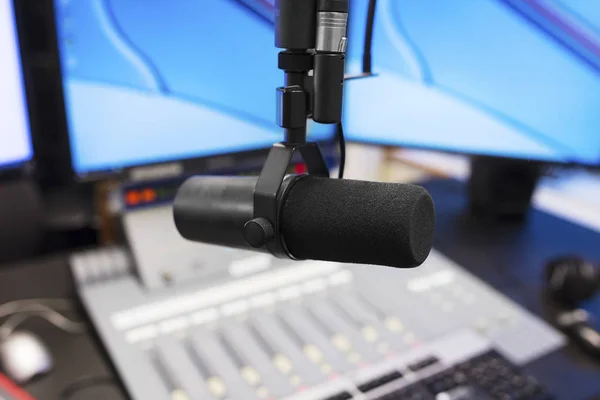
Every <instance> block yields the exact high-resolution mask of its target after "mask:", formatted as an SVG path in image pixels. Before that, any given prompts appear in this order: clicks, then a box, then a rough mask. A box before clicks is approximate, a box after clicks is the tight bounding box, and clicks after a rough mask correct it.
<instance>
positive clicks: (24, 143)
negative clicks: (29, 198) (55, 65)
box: [0, 1, 33, 173]
mask: <svg viewBox="0 0 600 400" xmlns="http://www.w3.org/2000/svg"><path fill="white" fill-rule="evenodd" d="M32 153H33V150H32V145H31V137H30V128H29V117H28V109H27V102H26V95H25V85H24V80H23V71H22V68H21V56H20V51H19V41H18V39H17V27H16V19H15V13H14V9H13V3H12V1H2V2H0V173H1V172H2V171H3V170H6V169H8V168H10V169H13V168H15V167H19V166H20V165H22V164H23V163H25V162H27V161H29V160H30V159H31V157H32Z"/></svg>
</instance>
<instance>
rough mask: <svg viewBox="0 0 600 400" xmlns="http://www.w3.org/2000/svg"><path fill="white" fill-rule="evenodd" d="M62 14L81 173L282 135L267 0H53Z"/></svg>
mask: <svg viewBox="0 0 600 400" xmlns="http://www.w3.org/2000/svg"><path fill="white" fill-rule="evenodd" d="M55 13H56V20H57V29H58V34H59V41H60V54H61V61H62V70H63V86H64V97H65V102H66V111H67V122H68V130H69V134H70V143H71V156H72V164H73V169H74V171H75V172H76V173H77V174H78V175H79V176H83V177H85V176H88V177H89V176H92V175H94V174H96V175H97V174H103V173H113V172H115V171H118V170H120V169H123V168H127V167H131V166H136V165H143V164H153V163H160V162H166V161H171V160H180V159H190V158H198V157H210V156H214V155H221V154H230V153H233V152H245V151H251V150H256V149H264V148H268V147H270V146H271V145H272V144H273V143H274V142H278V141H281V140H282V139H283V131H282V129H280V128H279V127H278V126H277V125H276V123H275V121H276V119H275V117H276V91H275V89H276V88H277V87H278V86H283V73H282V72H281V71H280V70H278V68H277V53H278V49H276V48H275V45H274V35H275V33H274V22H273V21H274V6H273V3H272V2H270V1H264V0H215V1H173V0H153V1H144V2H143V5H141V2H140V1H132V0H104V1H100V0H92V1H70V2H69V1H67V2H65V1H60V0H56V1H55ZM332 133H333V129H332V127H331V126H325V125H321V126H319V125H316V124H313V125H312V126H311V129H310V133H309V134H310V138H311V140H314V141H320V140H326V139H331V138H332V136H333V135H332Z"/></svg>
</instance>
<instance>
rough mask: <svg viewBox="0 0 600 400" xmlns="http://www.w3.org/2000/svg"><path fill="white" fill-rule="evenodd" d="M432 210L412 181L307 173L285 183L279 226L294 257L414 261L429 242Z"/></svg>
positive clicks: (385, 262)
mask: <svg viewBox="0 0 600 400" xmlns="http://www.w3.org/2000/svg"><path fill="white" fill-rule="evenodd" d="M434 228H435V212H434V206H433V200H432V199H431V196H430V195H429V193H428V192H427V191H426V190H425V189H424V188H422V187H420V186H416V185H407V184H398V183H381V182H364V181H354V180H347V179H327V178H319V177H312V176H306V177H303V178H300V179H298V180H297V181H296V182H295V183H294V184H293V186H292V187H291V188H290V189H289V192H288V195H287V198H286V200H285V203H284V205H283V207H282V212H281V232H282V234H283V237H284V240H285V243H286V245H287V247H288V249H289V251H290V253H291V254H292V255H293V256H294V257H296V258H299V259H316V260H325V261H338V262H348V263H360V264H375V265H386V266H392V267H400V268H410V267H416V266H418V265H420V264H422V263H423V261H425V259H426V258H427V256H428V255H429V252H430V251H431V247H432V246H433V237H434Z"/></svg>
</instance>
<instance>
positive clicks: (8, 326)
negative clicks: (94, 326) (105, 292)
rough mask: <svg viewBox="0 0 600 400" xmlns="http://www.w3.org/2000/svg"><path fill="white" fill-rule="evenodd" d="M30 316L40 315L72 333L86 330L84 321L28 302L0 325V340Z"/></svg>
mask: <svg viewBox="0 0 600 400" xmlns="http://www.w3.org/2000/svg"><path fill="white" fill-rule="evenodd" d="M31 317H41V318H43V319H45V320H46V321H48V322H49V323H51V324H52V325H54V326H56V327H57V328H59V329H62V330H63V331H65V332H68V333H72V334H79V333H83V332H85V330H86V326H85V324H84V323H82V322H76V321H72V320H70V319H68V318H67V317H65V316H64V315H62V314H60V313H59V312H57V311H56V310H53V309H52V308H50V307H48V306H45V305H43V304H30V305H29V306H26V307H22V308H21V309H20V310H19V311H18V312H17V313H15V314H14V315H12V316H10V317H9V318H8V319H7V320H6V321H4V323H2V325H0V341H3V340H5V339H6V338H7V337H8V336H10V334H11V333H13V332H14V330H15V329H16V328H17V327H18V326H19V325H21V324H22V323H23V322H25V321H26V320H27V319H29V318H31Z"/></svg>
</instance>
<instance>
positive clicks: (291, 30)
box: [244, 0, 348, 258]
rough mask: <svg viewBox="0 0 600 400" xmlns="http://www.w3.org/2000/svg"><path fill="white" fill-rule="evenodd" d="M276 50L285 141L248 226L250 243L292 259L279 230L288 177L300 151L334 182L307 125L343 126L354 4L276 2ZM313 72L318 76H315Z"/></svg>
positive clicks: (272, 159)
mask: <svg viewBox="0 0 600 400" xmlns="http://www.w3.org/2000/svg"><path fill="white" fill-rule="evenodd" d="M275 9H276V11H275V15H276V21H275V45H276V47H278V48H281V49H284V50H283V51H281V52H280V53H279V56H278V67H279V69H281V70H283V72H284V76H285V86H284V87H279V88H277V91H276V94H277V124H278V125H279V126H280V127H281V128H283V129H284V140H283V141H282V142H280V143H276V144H275V145H273V147H272V148H271V150H270V151H269V155H268V156H267V160H266V162H265V164H264V166H263V168H262V171H261V173H260V177H259V179H258V182H257V184H256V187H255V190H254V215H253V216H254V218H253V219H252V220H250V221H248V222H247V223H246V224H245V225H244V238H245V240H246V242H247V243H248V244H249V245H250V246H252V247H254V248H257V249H260V248H263V249H265V250H267V251H269V252H270V253H271V254H273V255H274V256H276V257H287V258H289V257H290V253H289V251H288V250H287V247H286V245H285V240H284V238H283V237H282V235H281V234H280V230H279V216H280V214H281V209H280V208H281V206H282V205H283V204H285V198H284V197H285V189H286V188H287V187H288V185H289V184H290V183H291V182H293V181H294V180H295V179H301V177H289V178H285V176H286V174H287V171H288V168H289V165H290V163H291V162H292V159H293V157H294V154H295V153H296V152H298V153H299V154H300V156H301V157H302V159H303V161H304V163H305V164H306V167H307V171H308V174H309V175H316V176H320V177H327V178H328V177H329V170H328V168H327V164H326V163H325V160H324V159H323V155H322V154H321V151H320V149H319V147H318V145H317V144H316V143H314V142H307V126H308V124H307V120H308V118H312V119H313V121H315V122H318V123H324V124H335V123H338V122H340V121H341V116H342V91H343V81H344V63H345V53H346V45H347V38H346V27H347V20H348V0H276V1H275ZM311 71H312V74H310V72H311Z"/></svg>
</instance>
